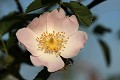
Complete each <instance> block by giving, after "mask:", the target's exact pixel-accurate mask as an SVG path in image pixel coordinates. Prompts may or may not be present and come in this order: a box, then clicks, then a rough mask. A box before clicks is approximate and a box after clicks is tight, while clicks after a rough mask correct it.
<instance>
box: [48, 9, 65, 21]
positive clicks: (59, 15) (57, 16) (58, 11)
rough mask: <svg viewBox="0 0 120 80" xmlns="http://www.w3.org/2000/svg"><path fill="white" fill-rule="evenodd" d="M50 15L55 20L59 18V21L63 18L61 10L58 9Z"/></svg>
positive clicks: (63, 14)
mask: <svg viewBox="0 0 120 80" xmlns="http://www.w3.org/2000/svg"><path fill="white" fill-rule="evenodd" d="M50 14H51V15H54V16H55V17H56V18H59V19H61V18H64V17H65V12H64V10H63V9H62V8H60V9H59V10H57V9H55V10H53V11H52V12H51V13H50Z"/></svg>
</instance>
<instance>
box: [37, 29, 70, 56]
mask: <svg viewBox="0 0 120 80" xmlns="http://www.w3.org/2000/svg"><path fill="white" fill-rule="evenodd" d="M67 39H68V38H67V37H65V32H57V33H55V32H54V31H53V33H48V32H47V31H46V32H44V33H42V34H41V37H40V38H39V37H37V39H36V40H37V42H39V44H38V49H39V50H41V51H44V53H55V54H57V55H60V53H61V52H60V50H62V49H64V48H65V44H67Z"/></svg>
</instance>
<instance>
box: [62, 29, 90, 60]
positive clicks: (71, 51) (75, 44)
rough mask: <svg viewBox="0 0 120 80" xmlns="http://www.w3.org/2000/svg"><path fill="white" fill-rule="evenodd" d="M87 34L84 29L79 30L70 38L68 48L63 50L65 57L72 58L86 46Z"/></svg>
mask: <svg viewBox="0 0 120 80" xmlns="http://www.w3.org/2000/svg"><path fill="white" fill-rule="evenodd" d="M87 38H88V37H87V34H86V33H85V32H83V31H77V32H76V33H75V34H74V35H73V36H71V37H70V38H69V39H68V42H67V44H66V45H65V46H66V48H65V49H64V51H62V52H61V56H62V57H64V58H71V57H74V56H76V55H77V54H78V52H79V50H80V49H81V48H83V47H84V44H85V42H86V40H87Z"/></svg>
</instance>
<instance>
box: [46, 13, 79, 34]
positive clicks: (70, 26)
mask: <svg viewBox="0 0 120 80" xmlns="http://www.w3.org/2000/svg"><path fill="white" fill-rule="evenodd" d="M47 25H48V26H47V30H48V32H52V31H56V32H65V33H66V35H67V36H70V35H72V34H74V33H75V32H76V31H77V30H78V28H79V24H78V22H77V18H76V17H75V16H71V17H69V16H66V17H64V18H61V19H60V18H58V17H56V16H55V15H53V14H51V13H50V14H49V15H48V18H47Z"/></svg>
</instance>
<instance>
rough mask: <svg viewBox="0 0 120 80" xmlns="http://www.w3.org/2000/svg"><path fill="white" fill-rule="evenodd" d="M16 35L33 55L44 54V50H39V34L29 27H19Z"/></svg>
mask: <svg viewBox="0 0 120 80" xmlns="http://www.w3.org/2000/svg"><path fill="white" fill-rule="evenodd" d="M16 36H17V38H18V40H19V41H20V42H21V43H22V44H24V45H25V46H26V47H27V50H28V51H29V52H30V53H31V54H32V55H34V56H39V55H42V54H43V52H42V51H40V50H38V42H37V41H36V38H37V35H36V34H35V33H34V32H32V31H31V30H30V29H29V28H22V29H19V30H18V31H17V33H16Z"/></svg>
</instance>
